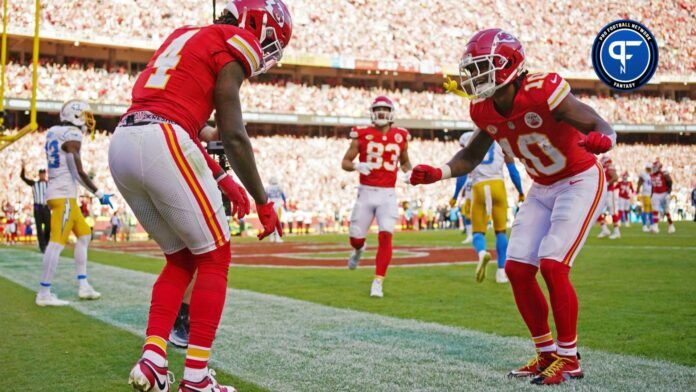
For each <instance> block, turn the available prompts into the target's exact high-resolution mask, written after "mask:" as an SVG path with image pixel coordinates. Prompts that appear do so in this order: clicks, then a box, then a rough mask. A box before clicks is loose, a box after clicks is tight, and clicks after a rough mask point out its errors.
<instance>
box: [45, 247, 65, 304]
mask: <svg viewBox="0 0 696 392" xmlns="http://www.w3.org/2000/svg"><path fill="white" fill-rule="evenodd" d="M63 248H64V246H63V245H61V244H59V243H57V242H49V243H48V246H47V247H46V253H44V255H43V272H42V273H41V288H40V289H39V294H48V293H50V292H51V282H53V275H55V273H56V267H57V266H58V261H59V260H60V252H62V251H63Z"/></svg>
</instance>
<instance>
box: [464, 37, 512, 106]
mask: <svg viewBox="0 0 696 392" xmlns="http://www.w3.org/2000/svg"><path fill="white" fill-rule="evenodd" d="M524 61H525V56H524V49H523V48H522V44H521V43H520V41H518V40H517V38H515V37H514V36H513V35H512V34H510V33H506V32H505V31H503V30H501V29H486V30H481V31H479V32H478V33H476V34H474V36H473V37H471V39H470V40H469V42H468V43H467V44H466V47H465V48H464V55H462V60H461V62H460V63H459V78H460V83H461V87H462V88H463V89H464V91H465V92H466V93H467V94H469V95H470V96H472V97H473V98H488V97H490V96H492V95H493V93H495V91H496V90H497V89H499V88H500V87H503V86H505V85H506V84H508V83H510V82H511V81H513V80H515V78H517V77H518V76H519V75H520V74H522V72H524Z"/></svg>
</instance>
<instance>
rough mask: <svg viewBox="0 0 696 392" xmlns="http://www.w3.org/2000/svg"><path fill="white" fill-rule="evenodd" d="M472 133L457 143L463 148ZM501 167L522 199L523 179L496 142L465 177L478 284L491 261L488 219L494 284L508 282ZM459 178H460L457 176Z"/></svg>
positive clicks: (505, 202)
mask: <svg viewBox="0 0 696 392" xmlns="http://www.w3.org/2000/svg"><path fill="white" fill-rule="evenodd" d="M472 135H473V132H469V133H465V134H463V135H462V136H461V138H460V139H459V144H460V145H461V146H462V147H466V146H467V145H468V144H469V142H470V141H471V137H472ZM503 166H506V167H507V170H508V173H509V174H510V179H511V180H512V183H513V184H514V185H515V188H516V189H517V192H518V193H519V200H524V191H523V190H522V179H521V178H520V173H519V172H518V171H517V168H516V167H515V162H514V160H513V158H512V157H511V156H508V155H505V154H504V153H503V150H502V148H500V145H499V144H498V143H495V142H494V143H492V144H491V146H490V148H488V152H487V153H486V157H485V158H484V159H483V160H482V161H481V163H480V164H479V165H478V166H476V168H475V169H474V170H473V171H471V173H469V174H468V175H467V174H465V175H464V176H463V177H470V178H471V194H472V195H471V221H472V226H473V233H474V234H473V244H474V249H475V250H476V254H477V255H478V258H479V261H478V264H477V265H476V281H477V282H479V283H481V282H483V280H484V279H485V278H486V267H487V266H488V262H489V261H490V260H491V254H490V253H489V252H488V251H487V250H486V238H485V235H486V228H487V226H488V220H489V217H490V218H491V219H492V220H493V230H494V231H495V249H496V253H497V255H498V270H497V271H496V274H495V281H496V282H498V283H507V282H508V279H507V276H506V275H505V260H506V254H507V247H508V239H507V233H506V230H507V211H508V201H507V190H506V189H505V182H504V181H503V178H504V174H503ZM458 178H460V177H458Z"/></svg>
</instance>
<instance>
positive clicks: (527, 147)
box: [410, 29, 616, 385]
mask: <svg viewBox="0 0 696 392" xmlns="http://www.w3.org/2000/svg"><path fill="white" fill-rule="evenodd" d="M524 63H525V54H524V50H523V49H522V44H521V43H520V42H519V41H518V40H517V39H516V38H515V37H514V36H512V35H511V34H509V33H506V32H504V31H502V30H500V29H487V30H483V31H479V32H477V33H476V34H475V35H474V36H473V37H472V38H471V40H470V41H469V42H468V43H467V45H466V48H465V50H464V55H463V57H462V61H461V63H460V67H459V72H460V80H461V86H462V87H463V90H460V89H459V88H458V87H457V85H456V82H454V81H448V82H447V83H446V84H445V87H446V88H447V90H448V91H453V92H457V93H458V94H459V95H462V96H467V97H470V98H473V101H472V102H471V104H470V106H469V112H470V114H471V119H472V120H473V122H474V124H475V125H476V127H477V128H478V129H479V130H478V131H476V132H475V134H474V135H473V136H472V138H471V141H470V142H469V144H468V145H467V147H465V148H463V149H462V150H461V151H459V152H458V153H457V154H456V155H455V156H454V157H453V158H452V159H451V160H450V161H449V162H448V163H447V164H445V165H442V166H441V167H433V166H428V165H417V166H416V167H415V168H414V169H413V172H412V173H411V176H410V183H411V184H413V185H416V184H430V183H433V182H436V181H440V180H443V179H447V178H450V177H458V176H461V175H464V174H466V173H469V172H471V171H472V170H473V169H474V168H475V167H476V166H478V164H479V163H481V161H482V160H483V159H484V158H485V156H486V153H487V152H488V150H489V148H490V146H491V144H492V143H493V141H494V140H495V141H497V142H498V144H500V146H501V147H502V148H503V151H505V152H506V153H507V154H508V155H511V156H515V157H516V158H518V159H519V160H520V161H521V162H522V163H523V164H524V166H525V168H526V170H527V173H528V174H529V176H530V177H531V178H532V179H533V180H534V183H533V185H532V187H531V188H530V190H529V191H528V192H527V194H526V200H525V201H524V203H522V205H521V206H520V208H519V212H518V213H517V216H516V218H515V221H514V223H513V225H512V232H511V234H510V243H509V246H508V254H507V261H506V263H505V272H506V273H507V276H508V278H509V279H510V284H511V286H512V291H513V294H514V297H515V302H516V303H517V308H518V310H519V312H520V314H521V315H522V318H523V320H524V321H525V323H526V324H527V327H528V329H529V331H530V333H531V336H532V341H533V342H534V345H535V346H536V349H537V355H536V356H535V357H534V358H533V359H532V360H531V361H530V362H528V363H527V364H526V365H524V366H522V367H520V368H519V369H515V370H513V371H511V372H510V374H509V375H510V376H511V377H528V376H533V377H534V378H533V379H532V383H533V384H543V385H547V384H559V383H562V382H564V381H566V380H568V379H571V378H580V377H582V376H583V371H582V369H581V367H580V362H579V358H578V355H577V346H576V344H577V316H578V300H577V296H576V294H575V290H574V289H573V286H572V284H571V282H570V279H569V275H570V269H571V266H572V265H573V260H575V257H576V256H577V254H578V252H579V250H580V249H581V248H582V245H583V244H584V242H585V240H586V239H587V234H588V232H589V227H590V226H591V224H592V222H594V220H595V219H596V218H597V215H598V213H599V210H598V206H600V205H601V203H602V200H603V198H604V196H605V194H606V181H605V178H604V173H603V169H602V166H601V165H600V164H599V162H598V161H597V158H596V157H595V155H596V154H603V153H605V152H607V151H609V150H610V149H611V148H612V147H613V146H614V145H615V143H616V133H615V132H614V130H613V128H612V127H611V126H610V125H609V124H608V123H607V122H606V121H605V120H604V119H602V118H601V117H600V116H599V115H598V114H597V113H596V112H595V111H594V110H593V109H592V108H591V107H589V106H588V105H586V104H584V103H582V102H580V101H579V100H578V99H577V98H575V96H573V94H571V93H570V85H569V84H568V82H567V81H565V80H564V79H563V78H562V77H561V76H560V75H558V74H556V73H534V74H529V73H527V72H526V70H525V67H524ZM539 270H541V274H542V277H543V279H544V281H545V282H546V285H547V287H548V290H549V297H550V300H551V308H552V309H553V316H554V321H555V324H556V331H557V334H558V336H557V340H556V341H554V339H553V337H552V334H551V329H550V328H549V324H548V304H547V302H546V298H545V297H544V294H543V292H542V291H541V287H540V286H539V284H538V283H537V279H536V274H537V272H538V271H539Z"/></svg>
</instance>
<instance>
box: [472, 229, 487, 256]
mask: <svg viewBox="0 0 696 392" xmlns="http://www.w3.org/2000/svg"><path fill="white" fill-rule="evenodd" d="M472 243H473V245H474V249H475V250H476V254H479V253H481V252H482V251H485V250H486V237H485V236H484V234H483V233H479V232H476V233H474V239H473V241H472Z"/></svg>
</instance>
